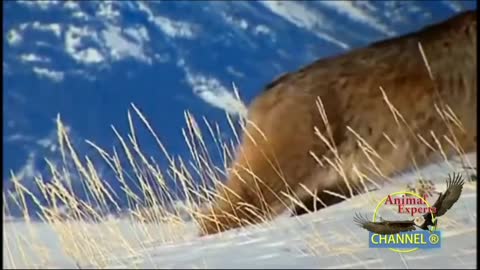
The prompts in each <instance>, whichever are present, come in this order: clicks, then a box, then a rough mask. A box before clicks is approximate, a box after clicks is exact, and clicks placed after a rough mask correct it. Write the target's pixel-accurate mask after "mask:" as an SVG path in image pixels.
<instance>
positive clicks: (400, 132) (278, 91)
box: [197, 11, 477, 234]
mask: <svg viewBox="0 0 480 270" xmlns="http://www.w3.org/2000/svg"><path fill="white" fill-rule="evenodd" d="M476 18H477V17H476V11H469V12H464V13H462V14H459V15H457V16H454V17H452V18H450V19H448V20H446V21H444V22H442V23H439V24H436V25H432V26H429V27H426V28H424V29H422V30H420V31H418V32H415V33H412V34H409V35H405V36H402V37H398V38H394V39H390V40H386V41H382V42H378V43H374V44H372V45H370V46H368V47H366V48H361V49H357V50H353V51H351V52H349V53H346V54H343V55H339V56H335V57H331V58H327V59H323V60H319V61H316V62H314V63H312V64H311V65H309V66H306V67H304V68H302V69H300V70H299V71H297V72H293V73H289V74H286V75H284V76H282V77H280V78H279V79H278V80H276V81H275V82H273V83H271V84H270V85H269V89H267V90H266V91H265V92H264V93H262V94H261V95H260V96H258V97H257V98H256V99H255V100H254V101H253V103H252V104H251V105H250V107H249V112H248V120H249V122H248V123H247V125H246V127H245V131H244V133H243V136H242V144H241V145H240V146H239V148H238V151H237V155H236V158H235V160H234V162H233V165H232V168H231V170H229V174H228V181H227V182H226V188H219V190H218V191H219V194H220V195H219V197H218V199H217V200H216V201H215V202H213V205H212V208H211V209H209V210H208V211H205V212H204V213H202V214H201V215H199V216H198V217H197V221H198V222H199V224H200V226H201V228H202V230H203V234H212V233H217V232H220V231H224V230H228V229H231V228H235V227H239V226H243V225H246V224H255V223H259V222H262V221H264V220H268V219H270V218H272V217H275V216H276V215H278V214H280V213H282V212H283V211H285V210H286V209H287V207H289V206H291V205H292V203H291V201H290V200H289V199H288V198H287V197H285V196H284V194H290V195H291V196H293V197H295V198H298V199H299V201H304V202H305V201H309V200H310V202H311V201H312V199H311V198H312V197H311V196H310V195H309V194H308V193H307V192H305V190H304V189H303V188H301V186H300V184H303V185H304V186H306V187H307V188H308V189H309V190H312V191H313V190H315V191H318V195H319V197H320V198H322V200H323V202H324V203H325V204H326V205H330V204H332V203H336V202H338V201H339V198H338V197H336V196H332V195H328V194H327V193H325V192H324V191H325V190H330V191H332V192H336V193H340V194H343V195H344V196H346V197H349V196H350V195H351V194H356V193H358V192H362V190H363V188H362V185H361V182H360V181H359V177H358V173H357V172H361V173H362V174H364V175H365V176H367V177H375V176H382V177H381V178H382V179H385V178H388V177H389V176H391V175H392V174H394V173H396V172H399V171H402V170H405V169H408V168H411V167H412V166H421V165H424V164H426V162H429V161H431V160H432V159H433V158H435V157H437V156H438V155H439V153H441V151H439V150H438V149H439V145H438V144H437V142H436V140H435V138H437V139H438V142H439V143H440V145H441V149H442V150H443V151H444V153H445V155H447V156H450V155H452V154H457V151H456V150H455V148H453V147H451V145H450V144H449V143H448V141H447V140H446V139H445V136H447V137H448V138H450V139H451V140H452V141H453V142H455V143H456V144H457V145H459V146H461V148H462V151H464V152H470V151H472V150H474V149H476V135H477V130H476V129H477V125H476V111H477V100H476V97H477V77H476V72H477V68H476V65H477V60H476V59H477V53H476V46H477V35H476V29H477V23H476ZM419 42H420V43H421V45H422V48H423V51H424V53H425V56H426V58H427V61H428V63H429V66H430V68H431V75H433V80H432V78H431V76H430V74H429V71H428V68H427V65H426V64H425V61H424V59H423V57H422V54H421V51H420V49H419ZM380 87H382V89H383V90H384V93H385V95H386V96H387V98H388V100H389V102H390V103H391V105H393V106H394V107H395V108H396V109H397V110H398V112H399V113H400V114H401V115H402V117H403V119H402V118H401V117H400V116H399V115H397V116H396V117H395V116H394V114H393V113H392V110H391V107H389V106H388V105H387V103H386V102H385V99H384V96H383V93H382V91H381V90H380ZM317 98H320V100H321V102H322V104H323V108H324V111H325V113H326V116H327V119H328V124H325V122H324V120H323V119H322V116H321V114H320V111H319V107H318V104H317ZM435 104H436V105H437V106H438V108H440V110H444V109H445V108H447V107H446V106H449V107H450V108H451V110H452V111H453V112H454V113H455V115H456V117H457V118H458V119H459V120H460V122H461V123H462V125H463V126H462V128H459V127H457V126H456V125H455V124H452V122H451V121H450V122H449V121H448V120H447V121H445V120H443V119H442V117H440V114H439V113H438V111H437V110H436V107H435ZM447 123H449V124H447ZM315 128H317V129H318V131H319V132H320V133H321V134H322V135H324V136H326V137H327V138H328V141H329V142H331V143H333V144H334V146H335V148H336V151H335V150H334V151H332V148H331V147H329V146H328V145H327V144H326V143H325V142H324V141H323V140H321V139H320V137H319V136H318V135H316V133H315V131H314V130H315ZM259 130H261V131H259ZM352 131H354V132H352ZM354 133H357V134H358V135H359V136H361V137H362V138H363V139H364V140H365V142H366V143H368V144H369V145H370V146H371V147H372V148H373V150H374V151H375V152H376V153H378V156H376V155H375V154H373V151H368V150H367V151H363V150H362V148H361V147H360V146H359V143H358V137H357V136H356V135H355V134H354ZM432 134H434V135H435V136H432ZM385 135H387V136H388V138H387V137H386V136H385ZM419 135H420V136H422V137H423V138H424V140H423V141H422V140H421V139H420V137H419ZM392 143H393V144H392ZM427 144H429V145H430V146H431V147H433V148H435V149H436V150H434V149H431V147H429V146H427ZM314 156H316V157H318V160H319V161H317V160H316V159H315V158H314ZM336 157H338V158H339V159H336ZM328 160H331V161H333V162H334V163H335V162H336V160H337V161H338V160H341V164H339V165H341V167H342V168H343V170H344V171H343V172H344V174H343V175H342V173H339V172H338V171H337V170H336V169H335V168H334V167H332V166H331V165H332V164H329V162H328ZM373 164H375V166H376V168H375V166H373ZM346 180H348V184H347V182H346ZM349 187H350V188H349ZM350 190H351V191H350ZM293 194H294V195H293ZM223 198H224V199H223ZM238 219H239V220H238Z"/></svg>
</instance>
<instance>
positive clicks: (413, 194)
mask: <svg viewBox="0 0 480 270" xmlns="http://www.w3.org/2000/svg"><path fill="white" fill-rule="evenodd" d="M402 194H405V195H411V196H415V197H417V198H419V199H421V200H422V201H423V202H424V203H425V204H426V205H427V207H429V208H430V204H429V203H428V202H427V200H425V199H424V198H423V197H422V196H420V195H419V194H417V193H414V192H410V191H397V192H394V193H391V194H389V195H387V196H385V198H383V199H382V200H381V201H380V202H379V203H378V204H377V207H376V208H375V212H374V213H373V219H372V221H373V222H375V221H376V219H377V214H378V210H380V206H381V205H382V204H384V203H385V202H386V201H387V199H388V196H395V195H402ZM432 222H433V224H435V214H434V213H432ZM436 230H437V226H436V225H434V226H433V228H432V229H431V230H430V232H434V231H436ZM432 236H435V237H432ZM428 239H429V241H430V243H432V244H436V243H438V241H439V240H440V239H439V238H438V236H437V235H435V234H432V235H430V237H429V238H428ZM432 239H433V240H435V241H436V242H433V241H432ZM389 249H390V250H391V251H394V252H397V253H410V252H414V251H416V250H418V248H412V249H407V250H402V249H397V248H389Z"/></svg>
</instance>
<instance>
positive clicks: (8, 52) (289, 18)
mask: <svg viewBox="0 0 480 270" xmlns="http://www.w3.org/2000/svg"><path fill="white" fill-rule="evenodd" d="M3 8H4V24H3V34H4V37H5V39H4V43H3V52H4V60H3V76H4V82H3V88H4V92H3V105H4V106H3V113H4V121H3V130H4V135H3V145H4V150H3V155H4V157H5V158H4V159H3V168H4V172H3V186H4V187H5V188H6V189H7V190H10V191H12V190H13V186H12V184H11V173H14V174H15V175H16V177H17V178H18V179H20V180H21V181H22V183H23V184H24V185H26V186H28V187H30V188H32V189H33V190H35V192H38V190H36V189H35V187H34V186H35V185H34V184H33V183H34V181H33V177H34V176H36V175H46V174H48V172H49V169H48V165H47V163H46V162H45V158H47V159H49V160H50V161H52V162H54V163H55V162H60V161H61V155H60V153H59V145H58V141H57V129H56V125H55V120H56V118H57V115H60V116H61V119H62V121H63V122H64V123H65V124H66V125H67V128H68V130H69V134H70V136H71V138H72V139H73V140H74V141H73V143H74V144H75V146H76V147H77V151H78V152H79V154H80V155H86V154H88V155H89V156H90V157H91V158H92V159H94V161H95V163H96V164H97V165H99V160H100V159H101V158H99V157H98V155H96V156H95V155H93V153H95V151H94V150H93V149H92V147H91V146H89V145H88V144H86V143H85V140H89V141H92V142H94V143H95V144H97V145H98V146H100V147H102V148H106V149H112V148H113V147H115V148H120V147H121V144H120V142H119V140H118V138H117V137H116V135H115V133H114V132H113V131H112V128H111V125H113V126H115V128H116V130H117V131H118V132H119V133H121V134H126V133H127V132H128V131H129V122H128V118H127V111H129V110H130V111H132V107H131V104H135V106H136V107H137V108H139V110H141V111H142V113H143V114H144V115H145V116H146V117H147V118H148V120H149V122H150V124H151V126H152V127H153V129H154V130H155V132H156V133H157V134H158V136H159V137H160V139H161V140H162V142H163V143H164V144H165V147H166V148H167V149H168V152H169V153H172V154H173V155H175V156H178V157H182V158H183V159H184V160H188V159H189V158H190V153H189V149H188V146H187V144H186V143H185V141H184V138H183V134H182V128H184V127H185V126H186V124H185V115H184V112H185V110H188V111H189V112H191V113H192V115H194V116H195V117H196V118H197V119H202V117H205V118H206V119H208V120H209V121H212V122H216V123H218V125H219V127H220V128H219V130H221V136H223V137H224V138H232V137H233V132H232V130H231V129H230V128H229V123H228V121H227V120H226V117H225V113H228V114H231V115H233V116H234V117H235V115H238V114H240V115H241V114H243V113H244V112H245V110H246V107H245V106H247V105H248V103H249V102H250V101H251V100H252V99H253V98H254V97H255V96H256V95H257V94H258V93H260V92H261V91H262V88H263V87H264V86H265V85H266V84H267V83H269V82H270V81H272V80H273V79H274V78H276V77H278V76H279V75H281V74H282V73H284V72H288V71H293V70H295V69H298V68H300V67H301V66H303V65H306V64H308V63H310V62H311V61H313V60H316V59H318V58H323V57H327V56H331V55H336V54H339V53H342V52H344V51H347V50H349V49H353V48H356V47H361V46H365V45H367V44H369V43H371V42H374V41H377V40H381V39H385V38H388V37H392V36H397V35H400V34H403V33H407V32H410V31H413V30H416V29H419V28H421V27H423V26H425V25H427V24H430V23H434V22H437V21H441V20H444V19H446V18H447V17H449V16H452V15H453V14H455V13H457V12H460V11H461V10H465V9H472V8H476V2H475V1H418V2H407V1H354V2H350V1H308V2H306V1H302V2H293V1H248V2H247V1H231V2H227V1H191V2H189V1H145V2H141V1H132V2H127V1H85V2H83V1H82V2H77V1H5V2H4V3H3ZM233 84H234V85H235V86H236V88H237V89H238V92H239V95H240V98H241V99H242V100H243V101H244V104H243V103H242V102H239V101H238V100H237V99H236V98H235V94H234V93H233ZM200 129H201V130H202V131H203V133H208V128H207V127H206V126H205V125H200ZM147 134H148V132H140V131H139V132H138V134H137V136H138V137H139V141H140V142H141V144H142V149H143V150H144V151H145V155H146V156H149V157H153V158H154V159H155V160H156V162H157V164H159V166H160V167H161V168H162V169H164V168H166V167H168V162H167V160H166V158H165V157H164V156H163V155H162V154H161V153H160V151H159V150H158V147H157V145H156V142H155V141H154V140H153V139H152V138H151V137H149V136H147ZM207 148H209V149H212V148H214V146H213V144H209V145H207ZM212 152H213V154H212V159H213V162H214V163H216V164H219V163H221V161H220V160H221V159H220V157H219V156H218V155H216V154H215V153H216V151H212ZM105 166H106V165H105ZM97 169H98V167H97ZM109 173H111V172H109V171H108V170H105V175H103V177H104V178H105V179H106V180H107V181H109V179H110V178H112V177H113V175H111V174H109ZM112 183H113V182H112ZM112 188H113V189H116V188H117V189H118V187H117V186H113V187H112ZM172 188H173V187H172ZM80 192H81V189H80ZM125 204H126V202H124V205H125ZM12 214H14V215H18V214H19V213H18V212H16V213H15V211H13V213H12Z"/></svg>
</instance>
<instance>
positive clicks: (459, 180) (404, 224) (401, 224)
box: [353, 173, 464, 234]
mask: <svg viewBox="0 0 480 270" xmlns="http://www.w3.org/2000/svg"><path fill="white" fill-rule="evenodd" d="M463 184H464V181H463V177H462V175H461V174H455V173H453V174H450V175H449V177H448V180H447V190H446V191H445V193H440V195H439V197H438V199H437V201H436V202H435V204H433V206H432V207H434V208H436V209H437V212H436V213H435V214H434V215H435V221H433V217H432V213H430V212H429V213H426V214H425V215H423V216H417V217H415V218H414V219H413V220H399V221H389V220H384V219H381V218H380V219H381V220H380V221H379V222H373V221H369V220H368V219H367V218H366V217H364V216H361V215H360V214H358V213H357V214H356V215H355V217H354V218H353V219H354V221H355V222H356V223H357V224H358V225H359V226H360V227H362V228H364V229H366V230H368V231H370V232H373V233H378V234H396V233H400V232H407V231H413V230H416V227H418V228H420V229H422V230H429V226H436V225H437V218H438V217H440V216H443V215H444V214H445V213H446V212H447V210H449V209H450V208H451V207H452V206H453V204H455V203H456V202H457V200H458V198H460V194H461V193H462V188H463Z"/></svg>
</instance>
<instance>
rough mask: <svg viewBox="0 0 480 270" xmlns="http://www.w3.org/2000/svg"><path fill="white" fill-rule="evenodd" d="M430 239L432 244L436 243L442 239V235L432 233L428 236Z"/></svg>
mask: <svg viewBox="0 0 480 270" xmlns="http://www.w3.org/2000/svg"><path fill="white" fill-rule="evenodd" d="M428 241H430V243H431V244H433V245H435V244H437V243H438V241H440V237H438V235H436V234H432V235H430V236H429V237H428Z"/></svg>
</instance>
